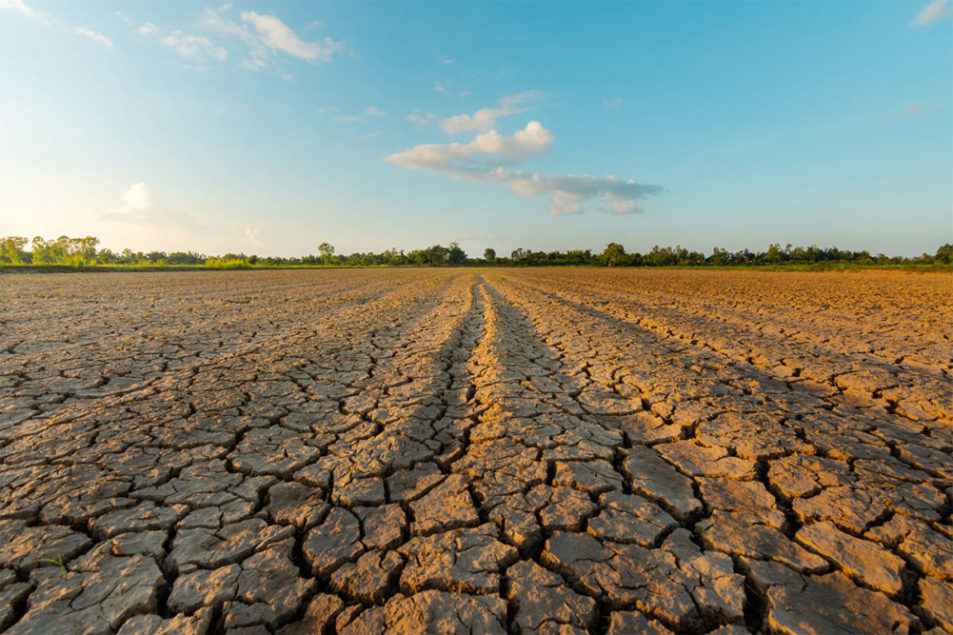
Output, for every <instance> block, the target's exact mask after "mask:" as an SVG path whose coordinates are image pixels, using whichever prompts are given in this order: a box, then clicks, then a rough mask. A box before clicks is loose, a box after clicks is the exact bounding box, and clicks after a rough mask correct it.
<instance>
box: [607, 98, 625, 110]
mask: <svg viewBox="0 0 953 635" xmlns="http://www.w3.org/2000/svg"><path fill="white" fill-rule="evenodd" d="M602 106H603V107H604V108H607V109H608V110H622V98H621V97H616V98H614V99H609V98H608V97H603V98H602Z"/></svg>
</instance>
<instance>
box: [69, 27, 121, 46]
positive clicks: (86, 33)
mask: <svg viewBox="0 0 953 635" xmlns="http://www.w3.org/2000/svg"><path fill="white" fill-rule="evenodd" d="M73 33H75V34H76V35H82V36H83V37H85V38H89V39H90V40H92V41H93V42H98V43H99V44H102V45H103V46H105V47H106V48H110V49H111V48H112V47H113V43H112V40H110V39H109V38H108V37H106V36H105V35H103V34H102V33H97V32H96V31H93V30H92V29H89V28H87V27H85V26H78V27H76V28H74V29H73Z"/></svg>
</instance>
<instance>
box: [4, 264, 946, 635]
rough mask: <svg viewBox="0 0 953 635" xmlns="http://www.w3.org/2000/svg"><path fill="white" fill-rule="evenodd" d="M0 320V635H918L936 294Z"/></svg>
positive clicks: (654, 293) (127, 301) (713, 282)
mask: <svg viewBox="0 0 953 635" xmlns="http://www.w3.org/2000/svg"><path fill="white" fill-rule="evenodd" d="M0 294H2V295H0V630H4V631H5V632H7V633H67V632H79V631H84V632H103V633H106V632H114V631H120V632H122V633H140V632H149V633H155V632H169V633H203V632H206V631H210V632H221V631H225V630H231V629H235V632H245V633H256V632H262V633H265V632H274V631H279V632H282V633H309V632H322V631H323V632H337V633H373V632H380V631H384V630H389V629H390V630H395V631H400V632H408V633H411V632H421V631H430V632H473V633H490V632H507V631H509V632H536V631H541V632H556V631H559V632H565V633H569V632H579V631H590V632H597V633H602V632H606V631H608V632H610V633H630V632H646V631H652V632H668V631H669V630H674V631H692V632H700V631H715V630H718V631H719V632H720V633H735V632H743V631H748V630H776V631H782V632H812V631H813V632H818V633H830V632H835V631H837V630H842V631H850V632H857V631H873V632H889V631H892V630H893V631H906V630H909V631H914V632H917V631H926V630H930V629H934V628H938V629H939V630H941V631H942V630H946V631H953V527H951V517H950V516H951V508H953V456H951V451H953V277H951V276H949V275H941V274H900V273H848V274H843V273H793V272H792V273H762V272H722V271H664V270H663V271H646V270H630V271H614V270H607V271H600V270H592V269H580V270H558V269H552V270H540V269H519V270H517V269H499V270H497V269H489V270H484V271H473V270H465V269H456V270H455V269H434V270H423V269H415V270H381V271H362V270H355V271H346V270H340V271H330V270H329V271H292V270H286V271H247V272H241V271H236V272H192V273H185V272H170V273H128V274H127V273H121V274H107V273H102V274H75V275H74V274H69V275H45V276H35V275H9V276H3V277H0ZM59 563H62V567H61V566H60V564H59Z"/></svg>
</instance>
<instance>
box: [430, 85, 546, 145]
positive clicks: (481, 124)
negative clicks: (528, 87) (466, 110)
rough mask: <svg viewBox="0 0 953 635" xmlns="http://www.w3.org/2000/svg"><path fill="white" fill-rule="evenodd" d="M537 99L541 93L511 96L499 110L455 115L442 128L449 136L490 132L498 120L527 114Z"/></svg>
mask: <svg viewBox="0 0 953 635" xmlns="http://www.w3.org/2000/svg"><path fill="white" fill-rule="evenodd" d="M537 99H539V93H537V92H534V91H530V92H525V93H520V94H519V95H510V96H508V97H504V98H503V99H501V100H500V105H499V107H497V108H481V109H480V110H478V111H476V112H475V113H473V115H454V116H452V117H450V118H448V119H444V120H443V121H441V122H440V127H441V128H443V131H444V132H446V133H447V134H448V135H456V134H460V133H461V132H468V131H486V130H490V129H491V128H493V126H494V125H495V124H496V120H497V119H499V118H501V117H506V116H508V115H515V114H517V113H521V112H526V111H527V110H529V109H530V108H531V106H532V103H533V102H534V101H536V100H537Z"/></svg>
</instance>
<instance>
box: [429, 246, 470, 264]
mask: <svg viewBox="0 0 953 635" xmlns="http://www.w3.org/2000/svg"><path fill="white" fill-rule="evenodd" d="M449 252H450V250H449V249H447V248H446V247H444V246H442V245H433V246H432V247H428V248H427V264H429V265H430V266H431V267H433V266H440V265H442V264H444V263H445V262H447V256H448V254H449ZM464 257H466V255H465V254H464Z"/></svg>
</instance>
